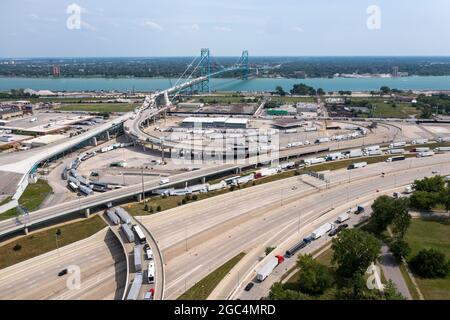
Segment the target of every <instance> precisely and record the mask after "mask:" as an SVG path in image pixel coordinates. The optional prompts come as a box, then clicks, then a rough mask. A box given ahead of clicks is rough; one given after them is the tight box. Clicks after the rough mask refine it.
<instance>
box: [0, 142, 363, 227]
mask: <svg viewBox="0 0 450 320" xmlns="http://www.w3.org/2000/svg"><path fill="white" fill-rule="evenodd" d="M364 141H365V140H364V139H355V140H349V141H346V142H345V144H344V145H339V144H338V146H339V147H348V148H351V147H356V146H360V145H361V144H362V143H364ZM334 147H335V148H337V147H336V145H335V146H334ZM329 148H331V145H329V146H328V145H327V144H324V145H319V146H310V147H304V148H298V149H286V150H283V151H280V153H279V155H278V157H279V158H285V159H286V158H289V157H293V156H301V155H302V154H305V153H314V152H319V151H322V152H323V151H324V150H328V149H329ZM273 156H274V155H273ZM273 156H270V155H266V156H260V157H252V158H249V159H244V160H243V161H241V162H242V163H240V161H238V163H237V164H234V163H231V164H227V163H218V164H217V165H216V166H212V167H209V168H205V169H200V170H196V171H192V172H187V173H182V174H179V175H174V176H173V177H172V178H171V182H170V184H169V185H167V186H170V185H175V184H178V183H184V182H186V181H192V180H196V179H201V178H203V177H208V176H211V175H215V174H219V173H226V172H231V171H232V170H235V169H237V168H242V167H248V166H250V165H252V164H256V163H264V162H267V161H268V160H271V159H273V158H271V157H273ZM160 187H161V186H159V185H158V182H155V181H147V182H145V183H144V189H145V190H146V192H149V191H152V190H155V189H158V188H160ZM165 187H166V186H165ZM140 193H142V185H141V184H136V185H132V186H127V187H124V188H121V189H117V190H113V191H109V192H106V193H103V194H95V195H92V196H89V197H86V198H78V199H77V200H72V201H67V202H65V203H62V204H58V205H55V206H52V207H47V208H44V209H41V210H37V211H34V212H32V213H31V214H30V216H29V217H21V218H20V219H17V218H13V219H9V220H4V221H0V236H1V235H5V234H8V233H11V232H14V231H17V230H20V229H24V228H25V225H27V226H32V225H34V224H36V223H39V222H43V221H46V220H50V219H54V218H57V217H59V216H63V215H66V214H69V213H73V212H78V211H82V210H85V209H87V208H92V207H94V206H98V205H104V204H107V203H109V202H112V203H114V201H118V200H121V199H125V198H129V197H133V196H135V195H138V194H140Z"/></svg>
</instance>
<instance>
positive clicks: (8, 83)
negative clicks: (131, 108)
mask: <svg viewBox="0 0 450 320" xmlns="http://www.w3.org/2000/svg"><path fill="white" fill-rule="evenodd" d="M175 83H176V80H175V79H164V78H115V79H109V78H20V77H0V91H9V90H11V89H18V88H24V89H26V88H30V89H33V90H44V89H47V90H52V91H92V90H94V91H99V90H105V91H111V90H117V91H127V90H133V89H134V90H136V91H153V90H158V89H166V88H169V87H170V86H172V85H174V84H175ZM296 83H305V84H307V85H310V86H312V87H314V88H316V89H317V88H323V89H324V90H325V91H339V90H350V91H371V90H379V89H380V87H381V86H388V87H390V88H397V89H401V90H450V76H429V77H421V76H417V77H403V78H360V79H351V78H333V79H328V78H316V79H274V78H255V79H249V80H237V79H211V90H218V91H273V90H274V89H275V87H276V86H282V87H283V88H284V90H286V91H289V90H290V89H291V88H292V86H293V85H294V84H296Z"/></svg>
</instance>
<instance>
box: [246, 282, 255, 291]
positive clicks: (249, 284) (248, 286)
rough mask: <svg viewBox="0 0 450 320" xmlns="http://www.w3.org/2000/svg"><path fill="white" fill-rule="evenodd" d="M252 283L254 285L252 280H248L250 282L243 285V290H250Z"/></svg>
mask: <svg viewBox="0 0 450 320" xmlns="http://www.w3.org/2000/svg"><path fill="white" fill-rule="evenodd" d="M254 285H255V284H254V283H253V282H250V283H248V284H247V285H246V286H245V288H244V290H245V291H250V290H252V288H253V286H254Z"/></svg>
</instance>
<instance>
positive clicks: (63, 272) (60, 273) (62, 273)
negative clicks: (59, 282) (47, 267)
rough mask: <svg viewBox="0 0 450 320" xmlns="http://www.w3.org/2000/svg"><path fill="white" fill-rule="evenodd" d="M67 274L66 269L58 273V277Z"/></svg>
mask: <svg viewBox="0 0 450 320" xmlns="http://www.w3.org/2000/svg"><path fill="white" fill-rule="evenodd" d="M66 274H67V269H63V270H61V271H60V272H59V273H58V277H62V276H64V275H66Z"/></svg>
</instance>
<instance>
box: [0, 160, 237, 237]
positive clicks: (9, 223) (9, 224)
mask: <svg viewBox="0 0 450 320" xmlns="http://www.w3.org/2000/svg"><path fill="white" fill-rule="evenodd" d="M230 167H231V168H232V167H234V166H233V165H231V166H230V165H224V166H221V170H228V168H230ZM215 170H217V168H207V169H204V170H203V169H200V170H196V171H192V172H189V173H182V174H179V175H175V176H173V178H172V181H171V182H170V184H176V183H182V182H183V181H185V180H186V179H189V180H195V179H200V178H202V177H203V176H204V175H208V174H211V173H214V172H215ZM144 185H145V189H146V190H149V189H156V188H164V187H166V186H161V185H159V184H158V183H157V182H154V181H148V182H146V183H145V184H144ZM141 190H142V186H141V185H134V186H130V187H125V188H122V189H118V190H112V191H109V192H106V193H103V194H96V195H93V196H89V197H85V198H84V199H81V198H79V199H78V200H72V201H68V202H66V203H63V204H59V205H56V206H54V207H50V208H45V209H41V210H37V211H34V212H32V213H30V215H29V216H27V217H22V218H21V219H18V218H12V219H8V220H4V221H2V222H0V232H7V231H8V230H10V229H13V228H15V229H17V228H18V227H19V226H23V225H24V224H25V223H26V224H28V225H30V223H36V222H40V221H45V220H46V219H48V218H49V217H53V216H56V215H63V214H67V213H70V212H75V211H78V210H80V211H81V210H83V209H85V208H88V207H93V206H96V205H98V204H99V203H107V202H109V201H114V200H116V199H122V198H125V197H127V196H133V195H135V194H139V193H140V191H141Z"/></svg>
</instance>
